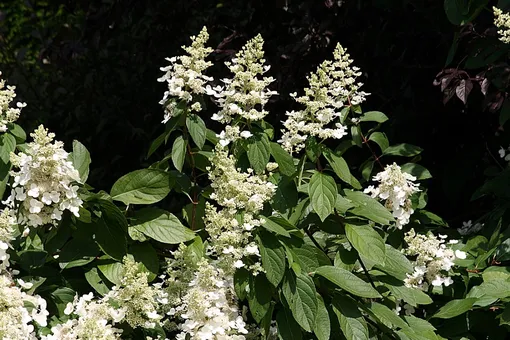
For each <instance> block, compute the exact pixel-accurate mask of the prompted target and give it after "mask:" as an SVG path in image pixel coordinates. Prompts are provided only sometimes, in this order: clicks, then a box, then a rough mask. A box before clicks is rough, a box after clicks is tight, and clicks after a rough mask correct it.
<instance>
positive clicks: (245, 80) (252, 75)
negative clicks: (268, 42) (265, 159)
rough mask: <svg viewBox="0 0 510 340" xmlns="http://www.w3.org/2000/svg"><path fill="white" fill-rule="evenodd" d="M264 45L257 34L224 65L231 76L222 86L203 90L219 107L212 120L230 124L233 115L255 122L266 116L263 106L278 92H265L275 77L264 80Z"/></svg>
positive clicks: (265, 67) (266, 67)
mask: <svg viewBox="0 0 510 340" xmlns="http://www.w3.org/2000/svg"><path fill="white" fill-rule="evenodd" d="M263 45H264V39H262V36H261V35H260V34H259V35H257V36H256V37H255V38H253V39H252V40H250V41H248V42H247V43H246V45H244V46H243V48H242V50H241V51H240V52H239V53H237V55H236V57H235V58H234V59H232V61H231V62H226V63H225V64H226V65H227V67H228V68H229V69H230V71H231V72H232V73H233V74H234V77H233V78H232V79H223V80H222V81H223V83H225V86H224V87H222V86H217V87H211V86H210V85H208V86H207V87H206V93H207V94H208V95H210V96H212V98H213V99H214V100H215V101H216V102H217V104H218V105H219V106H220V107H221V110H220V111H219V112H218V113H217V114H214V115H213V117H212V119H213V120H217V121H219V122H221V123H224V124H229V123H230V122H231V121H232V119H233V118H234V117H235V116H239V117H242V118H244V119H245V120H247V121H258V120H262V119H263V118H264V117H265V116H266V115H267V113H268V112H267V111H266V110H264V106H265V105H266V104H267V102H268V100H269V98H270V97H271V96H273V95H275V94H278V93H277V92H276V91H271V90H269V89H267V87H268V86H269V85H270V84H271V83H272V82H274V78H273V77H263V74H264V73H266V72H267V71H269V68H270V67H269V66H268V65H264V63H265V59H264V50H263Z"/></svg>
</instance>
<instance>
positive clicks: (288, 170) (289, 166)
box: [270, 142, 296, 176]
mask: <svg viewBox="0 0 510 340" xmlns="http://www.w3.org/2000/svg"><path fill="white" fill-rule="evenodd" d="M270 146H271V155H272V156H273V157H274V159H275V161H276V163H278V169H280V172H281V173H282V174H284V175H285V176H292V175H294V173H295V172H296V166H295V165H294V158H292V156H291V155H290V154H289V153H288V152H287V151H285V150H284V149H283V148H282V147H281V146H280V144H278V143H274V142H271V143H270Z"/></svg>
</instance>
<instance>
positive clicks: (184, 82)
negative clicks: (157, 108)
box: [158, 27, 213, 123]
mask: <svg viewBox="0 0 510 340" xmlns="http://www.w3.org/2000/svg"><path fill="white" fill-rule="evenodd" d="M208 39H209V34H208V33H207V29H206V28H205V27H204V28H203V29H202V31H200V33H199V35H198V36H196V37H195V36H192V37H191V41H192V43H191V46H183V47H182V48H183V49H184V51H186V52H187V53H188V55H182V56H179V57H172V58H167V59H166V60H168V61H169V62H170V65H168V66H166V67H162V68H161V71H163V72H165V75H164V76H162V77H161V78H159V79H158V81H159V82H167V84H168V90H167V91H165V94H164V95H163V99H161V101H160V102H159V103H160V104H161V105H164V107H165V117H164V119H163V123H166V122H167V121H168V120H170V118H172V117H173V116H174V115H175V110H176V107H177V105H178V103H177V101H175V100H171V99H172V98H176V99H179V100H183V101H185V102H191V101H193V100H194V99H196V98H194V97H193V95H194V94H198V95H199V94H202V93H205V84H206V83H207V82H209V81H212V78H211V77H208V76H206V75H205V74H203V72H204V71H205V70H206V69H207V68H208V67H210V66H211V65H212V63H211V62H209V61H205V59H206V58H207V56H208V55H209V54H210V53H211V52H212V51H213V49H212V48H210V47H205V44H206V43H207V40H208ZM192 110H194V111H201V110H202V107H201V106H200V104H199V103H194V104H193V105H192Z"/></svg>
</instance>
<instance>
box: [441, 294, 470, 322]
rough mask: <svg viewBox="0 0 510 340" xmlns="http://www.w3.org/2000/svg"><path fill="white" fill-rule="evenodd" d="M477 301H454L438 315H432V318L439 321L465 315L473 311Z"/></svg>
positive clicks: (467, 299)
mask: <svg viewBox="0 0 510 340" xmlns="http://www.w3.org/2000/svg"><path fill="white" fill-rule="evenodd" d="M476 300H477V298H466V299H458V300H452V301H450V302H448V303H447V304H446V305H444V306H443V307H441V308H440V309H439V311H437V313H436V314H434V315H432V317H433V318H438V319H450V318H453V317H455V316H457V315H461V314H464V313H465V312H467V311H469V310H471V308H472V307H473V304H474V303H475V302H476Z"/></svg>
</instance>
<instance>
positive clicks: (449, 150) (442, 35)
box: [0, 0, 499, 227]
mask: <svg viewBox="0 0 510 340" xmlns="http://www.w3.org/2000/svg"><path fill="white" fill-rule="evenodd" d="M486 15H487V17H488V18H489V19H488V20H486V21H487V23H486V24H487V25H490V24H491V20H492V19H491V18H492V17H491V14H490V13H487V14H486ZM204 25H206V26H207V27H208V29H209V32H210V33H211V39H210V45H211V46H213V47H214V48H215V52H214V53H213V56H212V58H213V59H215V60H216V61H224V60H226V59H228V58H230V57H231V55H232V54H233V53H235V52H236V51H237V50H238V49H239V48H240V47H241V46H242V45H243V44H244V43H245V42H246V40H248V39H249V38H251V37H253V36H255V35H256V34H257V33H261V34H262V36H263V37H264V39H265V41H266V45H265V50H266V56H267V60H268V63H269V64H271V65H272V69H271V71H270V74H271V75H272V76H274V77H275V78H276V79H277V82H276V85H275V88H276V90H277V91H278V92H279V93H280V94H281V95H280V96H279V98H278V99H277V100H275V102H273V103H270V112H271V115H272V116H271V117H270V118H269V120H270V121H271V122H272V123H273V124H278V123H279V121H281V120H282V119H283V118H284V114H285V110H286V109H288V108H289V107H292V106H293V103H292V101H291V100H290V97H289V96H288V94H289V93H291V92H295V91H298V92H299V91H300V90H301V89H302V88H303V86H304V85H305V84H306V78H305V77H306V75H307V73H308V72H310V71H312V70H314V69H315V67H316V66H317V65H318V64H319V63H320V62H321V61H322V60H324V59H326V58H331V52H332V50H333V48H334V46H335V44H336V43H337V42H341V44H342V45H343V46H344V47H347V48H348V51H349V53H350V54H351V57H352V58H353V59H354V60H355V65H357V66H359V67H360V68H361V69H362V71H363V73H364V76H363V81H364V82H365V83H366V85H365V90H366V91H367V92H370V93H371V96H370V97H369V100H368V102H367V103H366V104H365V105H364V109H365V110H380V111H383V112H384V113H386V114H387V115H388V116H389V117H390V122H391V123H390V124H387V125H388V126H387V127H385V129H386V133H387V134H388V136H389V138H390V141H391V142H392V143H399V142H407V143H412V144H416V145H419V146H421V147H422V148H424V149H425V151H424V152H423V156H422V157H423V159H422V160H421V164H422V165H424V166H425V167H427V168H428V169H429V170H430V171H431V173H432V175H433V176H434V180H432V181H431V182H430V183H429V199H430V205H429V208H430V210H432V211H434V212H436V213H438V214H440V215H442V216H444V217H445V219H447V220H448V221H449V222H450V224H451V225H452V226H455V227H457V226H459V225H460V224H461V222H462V221H463V220H467V219H468V218H473V217H477V216H479V215H480V211H477V210H478V209H482V210H483V206H482V205H481V204H480V203H477V204H476V205H475V206H471V205H468V204H467V203H468V202H469V199H470V196H471V194H472V193H473V192H474V190H475V189H476V188H477V187H478V186H479V185H480V184H481V183H483V180H484V176H483V171H484V166H483V165H484V164H483V163H484V159H486V158H488V157H491V155H492V156H494V157H496V158H498V156H497V149H498V148H499V144H498V142H497V141H496V140H495V136H494V132H495V131H496V128H497V127H498V125H497V122H498V117H497V116H496V115H495V114H493V113H491V112H489V111H488V110H486V109H485V108H486V105H485V104H484V103H485V98H484V96H483V95H482V94H481V93H474V92H475V90H473V91H472V92H473V93H472V94H471V95H470V98H469V103H468V105H465V104H464V103H463V102H462V101H461V100H459V99H457V98H452V99H451V100H449V101H448V102H447V104H446V105H445V104H443V94H442V93H441V91H440V90H439V88H438V87H436V86H434V85H433V81H434V78H435V76H436V74H438V72H440V71H441V70H442V69H443V68H444V67H445V59H446V58H447V56H448V54H449V51H450V49H451V46H452V41H453V39H454V33H456V32H458V31H459V29H458V28H457V27H455V26H454V25H452V23H451V22H450V21H449V20H448V18H447V16H446V14H445V9H444V4H443V2H442V1H437V0H371V1H364V0H356V1H354V0H348V1H332V0H325V1H319V0H267V1H255V0H242V1H239V0H238V1H228V0H225V1H221V0H216V1H211V0H201V1H198V0H187V1H180V0H153V1H140V0H109V1H108V0H102V1H99V0H78V1H71V0H68V1H55V0H48V1H39V0H3V1H2V2H1V3H0V70H2V72H3V76H4V77H5V78H7V79H8V80H9V83H11V84H13V85H16V86H18V90H17V93H18V95H19V97H20V98H21V99H22V100H24V101H26V102H27V103H28V104H29V105H28V106H27V107H26V108H25V109H24V111H23V116H22V118H21V122H20V124H22V125H23V126H24V127H25V128H26V130H27V131H30V130H32V129H33V128H34V127H35V126H36V125H37V124H40V123H44V124H45V125H46V126H47V127H48V128H50V130H52V131H54V132H55V133H56V134H57V136H58V138H59V139H61V140H63V141H64V142H66V144H67V145H70V143H71V142H72V140H73V139H78V140H80V141H81V142H82V143H83V144H85V145H86V146H87V148H88V149H89V150H90V152H91V154H92V159H93V163H92V173H91V176H90V180H89V182H90V184H91V185H92V186H94V187H96V188H98V189H106V190H108V189H109V188H110V187H111V184H112V183H113V182H114V181H115V180H116V179H117V178H118V177H120V176H121V175H123V174H125V173H127V172H128V171H131V170H134V169H138V168H141V167H144V166H147V165H148V164H150V163H151V159H149V160H146V159H145V155H146V153H147V149H148V147H149V145H150V142H151V141H152V140H153V139H154V138H155V137H156V136H158V135H159V134H160V133H161V132H162V131H163V126H162V124H160V121H161V119H162V116H163V113H162V109H161V107H160V105H159V104H158V101H159V100H160V97H161V96H162V94H163V91H164V84H161V83H158V82H157V81H156V79H157V78H158V77H159V76H160V74H161V72H160V70H159V67H161V66H164V65H166V61H165V60H164V58H165V57H171V56H174V55H179V54H181V50H180V46H181V45H183V44H187V43H188V42H189V38H188V37H189V36H190V35H193V34H196V33H197V32H198V31H199V30H200V28H201V27H202V26H204ZM493 33H494V32H493ZM454 45H455V44H454ZM459 46H460V47H458V49H460V50H462V48H463V47H462V45H459ZM450 55H451V60H450V62H452V61H455V62H458V61H460V60H462V55H460V56H459V53H457V54H452V52H450ZM455 62H454V63H453V64H452V65H450V67H453V68H454V69H455V68H456V67H457V70H458V66H457V64H455ZM219 64H221V63H218V65H219ZM212 72H213V73H214V74H216V75H225V72H224V68H222V67H221V66H220V67H216V68H215V69H213V70H212ZM477 91H478V92H480V91H479V90H477ZM204 119H206V117H204ZM207 122H208V121H207V119H206V123H207ZM488 151H489V152H488ZM491 152H492V153H491ZM494 153H495V155H493V154H494ZM159 156H161V155H159ZM153 157H154V158H155V159H158V155H155V156H153ZM159 159H161V158H159Z"/></svg>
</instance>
